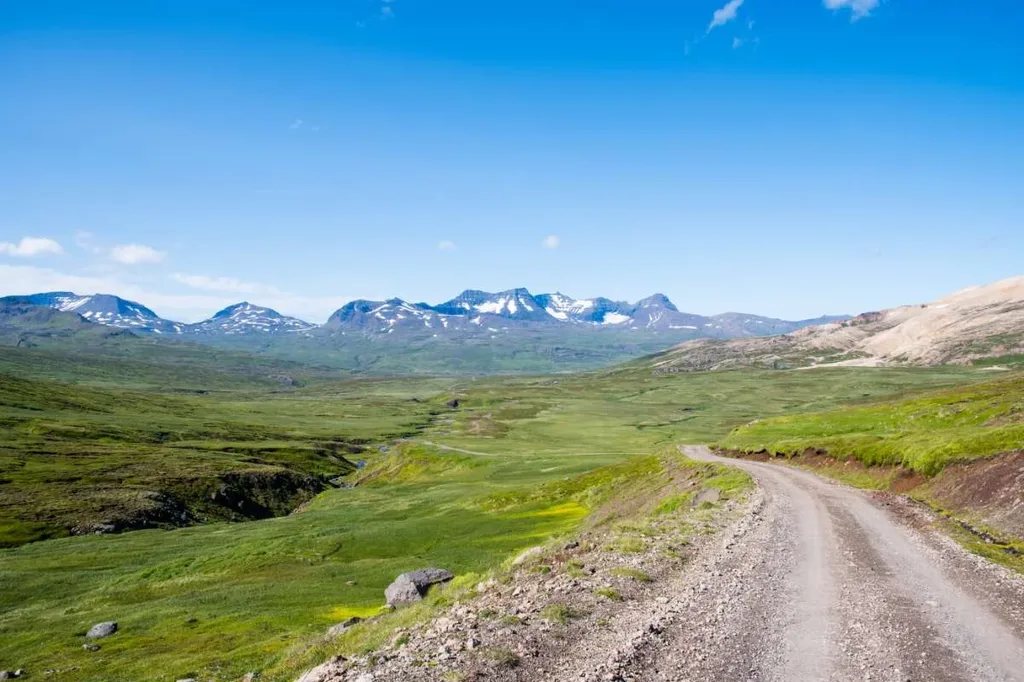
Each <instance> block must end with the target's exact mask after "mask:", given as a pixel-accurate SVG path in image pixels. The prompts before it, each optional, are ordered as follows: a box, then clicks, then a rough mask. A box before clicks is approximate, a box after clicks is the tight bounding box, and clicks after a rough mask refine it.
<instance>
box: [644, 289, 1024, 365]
mask: <svg viewBox="0 0 1024 682" xmlns="http://www.w3.org/2000/svg"><path fill="white" fill-rule="evenodd" d="M1022 357H1024V277H1015V278H1011V279H1007V280H1003V281H1000V282H995V283H993V284H988V285H985V286H979V287H972V288H970V289H965V290H963V291H959V292H957V293H955V294H952V295H950V296H947V297H945V298H942V299H940V300H938V301H935V302H934V303H927V304H920V305H911V306H904V307H902V308H892V309H890V310H883V311H881V312H869V313H864V314H862V315H858V316H857V317H855V318H853V319H849V320H844V321H839V322H832V323H830V324H825V325H818V326H809V327H806V328H804V329H801V330H798V331H795V332H792V333H788V334H785V335H781V336H772V337H767V338H757V339H734V340H727V341H721V340H697V341H690V342H687V343H683V344H681V345H680V346H678V347H676V348H673V349H671V350H669V351H667V352H665V353H664V354H663V355H662V357H661V358H660V359H659V360H658V362H657V363H656V367H657V369H658V370H659V371H664V372H676V371H695V370H709V369H722V368H726V367H740V366H755V367H774V368H788V367H811V366H821V365H837V364H843V365H859V366H877V365H886V364H909V365H936V364H943V363H951V362H955V363H970V362H977V361H980V360H993V359H1002V360H1005V361H1006V362H1010V363H1019V362H1020V361H1021V358H1022Z"/></svg>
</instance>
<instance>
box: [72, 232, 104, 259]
mask: <svg viewBox="0 0 1024 682" xmlns="http://www.w3.org/2000/svg"><path fill="white" fill-rule="evenodd" d="M94 237H95V235H94V234H93V233H92V232H86V231H85V230H79V231H78V232H75V246H77V247H78V248H80V249H82V250H83V251H88V252H89V253H92V254H94V255H97V256H98V255H100V254H102V253H103V249H101V248H100V247H98V246H96V242H95V241H94Z"/></svg>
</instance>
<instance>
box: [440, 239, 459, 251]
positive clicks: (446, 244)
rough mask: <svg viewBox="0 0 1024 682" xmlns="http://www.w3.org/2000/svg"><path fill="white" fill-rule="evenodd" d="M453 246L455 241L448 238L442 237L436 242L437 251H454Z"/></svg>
mask: <svg viewBox="0 0 1024 682" xmlns="http://www.w3.org/2000/svg"><path fill="white" fill-rule="evenodd" d="M455 248H456V246H455V242H453V241H451V240H450V239H442V240H441V241H440V242H438V243H437V249H438V251H454V250H455Z"/></svg>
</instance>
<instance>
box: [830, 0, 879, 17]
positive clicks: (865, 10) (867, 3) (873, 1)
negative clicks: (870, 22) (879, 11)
mask: <svg viewBox="0 0 1024 682" xmlns="http://www.w3.org/2000/svg"><path fill="white" fill-rule="evenodd" d="M824 3H825V7H827V8H828V9H830V10H834V11H839V10H841V9H848V10H850V21H857V20H858V19H863V18H864V17H866V16H868V15H869V14H871V11H872V10H874V9H875V8H876V7H878V5H879V4H881V0H824Z"/></svg>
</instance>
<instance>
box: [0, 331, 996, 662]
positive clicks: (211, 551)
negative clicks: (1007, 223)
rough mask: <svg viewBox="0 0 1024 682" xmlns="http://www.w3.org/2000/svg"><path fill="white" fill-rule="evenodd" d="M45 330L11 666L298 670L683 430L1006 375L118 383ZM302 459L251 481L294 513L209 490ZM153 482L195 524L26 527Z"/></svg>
mask: <svg viewBox="0 0 1024 682" xmlns="http://www.w3.org/2000/svg"><path fill="white" fill-rule="evenodd" d="M42 353H56V351H42V350H40V349H27V350H26V349H4V350H3V352H2V354H0V367H3V368H4V372H5V374H4V375H3V382H2V388H0V420H2V424H3V429H4V436H5V438H4V444H3V446H2V447H0V480H2V484H0V519H3V521H2V523H3V529H4V533H5V542H6V544H8V545H9V546H8V548H7V549H3V550H0V588H2V589H0V595H2V596H0V635H2V637H0V667H2V666H4V665H6V666H8V667H12V666H19V667H24V668H26V669H28V670H32V671H44V670H56V671H59V678H58V679H62V680H75V681H77V680H96V679H104V680H124V681H127V680H139V679H167V678H174V679H179V678H186V677H196V678H202V679H215V680H237V679H241V677H242V676H243V675H245V674H246V673H248V672H251V671H260V672H262V673H263V678H262V679H270V680H288V679H292V678H293V677H294V675H295V674H296V673H297V672H299V671H300V670H301V669H302V667H303V666H306V665H308V664H310V663H312V662H316V660H315V656H313V654H316V655H321V654H322V655H328V654H330V653H338V652H340V651H342V650H345V647H353V646H354V647H364V646H366V645H367V642H366V641H364V640H346V639H344V638H342V639H341V640H339V641H338V642H336V643H334V644H331V643H326V644H325V642H324V641H323V639H322V636H323V633H324V632H325V631H326V629H327V628H328V627H330V626H331V625H333V624H334V623H337V622H339V621H343V620H345V619H346V618H348V617H350V616H353V615H357V616H366V615H370V614H375V613H377V612H378V610H379V609H380V607H381V606H382V604H383V590H384V588H385V587H386V586H387V585H388V583H389V582H390V581H391V580H392V579H393V578H394V577H395V576H396V575H397V574H399V573H401V572H403V571H407V570H411V569H415V568H418V567H421V566H427V565H437V566H443V567H445V568H448V569H449V570H451V571H453V572H454V573H456V575H458V576H460V578H459V579H458V580H457V581H456V583H457V584H456V585H454V586H453V587H452V589H458V588H459V585H465V584H468V583H471V582H472V580H473V576H475V575H485V574H487V573H488V572H489V571H492V570H494V569H495V568H496V567H498V566H500V565H502V563H503V562H505V561H507V560H509V559H510V558H511V557H513V556H515V555H516V554H517V553H519V552H521V551H522V550H523V549H525V548H528V547H532V546H534V545H537V544H541V543H543V542H545V541H547V540H548V539H550V538H553V537H558V536H562V535H566V534H570V533H572V532H574V531H575V530H577V529H578V528H580V527H581V526H582V525H585V524H587V523H588V519H593V518H595V517H594V513H595V512H597V511H598V510H600V509H601V508H603V506H604V505H606V504H607V503H608V502H609V500H611V499H612V498H615V497H622V496H623V495H626V494H627V493H628V491H629V490H630V489H631V487H635V486H639V487H640V489H644V490H646V489H647V488H645V486H654V487H653V488H650V489H651V490H656V489H657V486H658V484H657V483H656V482H657V481H659V480H662V479H663V478H664V476H665V475H666V474H665V471H666V469H665V467H666V466H667V465H666V463H665V460H664V454H663V453H665V452H666V451H667V450H672V449H673V448H674V446H675V445H676V444H679V443H700V442H708V441H713V440H719V439H723V438H725V437H726V436H727V435H728V434H729V433H730V432H731V431H732V430H733V429H735V428H736V427H738V426H741V425H743V424H747V423H749V422H751V421H752V420H754V419H765V418H772V417H783V418H788V416H789V415H797V414H803V413H807V412H812V411H821V410H828V409H835V408H837V407H839V406H843V405H850V404H854V405H856V404H865V403H868V402H870V401H873V400H878V399H882V398H886V397H888V396H892V395H901V396H907V395H917V394H921V393H923V392H926V391H929V390H934V389H945V388H951V387H954V386H958V385H962V384H964V383H967V382H977V381H980V380H982V379H984V378H985V377H987V376H990V375H989V374H988V373H986V372H983V371H980V370H978V369H974V368H969V367H939V368H923V369H921V368H889V369H849V368H837V369H818V370H814V371H768V370H738V371H728V372H720V373H693V374H656V373H653V372H652V371H651V368H650V367H649V366H644V365H643V364H642V363H634V364H633V365H630V366H628V367H624V368H619V369H613V370H608V371H602V372H596V373H591V374H583V375H571V376H570V375H561V376H559V375H556V376H542V377H498V378H481V379H434V378H422V379H368V378H350V377H345V376H341V375H332V374H331V373H330V372H326V371H322V370H317V369H316V368H307V369H306V370H305V371H295V372H294V373H293V374H294V376H295V377H300V376H301V377H302V378H301V381H295V382H294V383H292V384H289V385H285V384H282V383H280V382H279V381H277V380H276V379H272V378H268V376H269V375H268V374H267V373H266V372H265V371H263V370H259V371H256V372H253V371H252V368H253V366H250V367H248V368H245V369H242V370H241V371H232V370H231V369H230V368H227V369H226V368H225V367H224V366H222V365H221V364H220V361H219V359H214V358H219V357H220V356H218V355H216V353H214V352H213V351H210V356H209V357H208V358H206V357H204V356H202V355H201V354H198V355H196V356H195V358H194V361H193V362H192V363H190V364H189V365H188V370H187V371H185V372H182V373H181V374H180V375H179V376H178V378H177V379H176V380H175V381H174V382H173V383H163V382H162V380H161V377H163V376H164V372H165V369H164V367H165V366H164V365H161V364H159V363H155V364H154V363H147V362H145V361H143V360H140V361H139V362H138V363H137V364H134V365H133V364H128V365H126V370H124V371H123V372H120V376H121V377H122V378H123V381H122V382H119V381H118V380H117V377H118V376H119V372H118V371H117V370H116V369H115V368H114V367H113V366H112V365H104V363H106V362H107V361H106V360H102V359H94V361H93V363H94V364H93V367H95V368H96V370H95V371H92V370H88V367H89V365H88V363H85V364H83V365H78V364H77V363H76V362H75V361H73V360H71V359H68V360H67V364H66V365H64V364H61V362H51V360H53V359H55V358H56V357H58V356H55V355H41V354H42ZM253 362H260V361H253ZM102 368H105V370H106V371H101V369H102ZM132 368H134V369H132ZM293 369H296V370H297V369H298V368H293ZM48 375H49V376H48ZM456 401H457V402H456ZM660 453H661V454H660ZM358 460H365V462H366V465H365V467H364V468H362V469H358V470H357V469H355V464H356V463H357V462H358ZM270 474H273V475H271V476H270V478H269V479H266V478H262V479H261V476H264V477H265V476H268V475H270ZM246 476H248V477H249V478H246ZM274 476H277V477H278V478H274ZM232 477H234V478H232ZM281 477H284V479H282V478H281ZM292 479H296V480H299V479H301V480H311V481H315V482H316V487H311V488H308V489H303V490H301V491H296V494H294V495H291V496H283V497H281V498H279V499H275V500H270V499H268V497H267V494H269V493H266V491H265V492H264V494H263V496H262V497H260V496H259V495H252V496H250V498H247V499H250V501H252V502H255V503H259V504H260V505H261V506H262V507H263V509H264V510H265V512H266V514H265V515H267V516H271V515H276V516H277V518H260V517H259V516H253V515H250V516H248V517H246V515H245V514H243V513H240V512H238V509H237V506H236V508H235V509H234V511H232V510H231V509H230V508H229V507H226V506H224V505H223V504H221V503H215V502H214V501H212V500H211V495H214V496H215V495H216V493H217V492H218V491H219V490H220V489H221V487H222V486H223V484H224V482H225V481H229V480H235V481H238V480H242V481H243V484H242V486H243V487H245V486H251V485H252V482H253V481H259V480H272V481H277V484H278V485H280V484H281V481H282V480H292ZM645 481H646V482H647V483H645ZM285 487H287V486H285ZM321 490H322V492H319V491H321ZM315 493H318V494H316V496H315V497H314V496H313V495H314V494H315ZM152 494H156V495H158V496H162V497H163V498H171V499H173V500H175V501H176V504H178V505H179V506H178V507H175V508H176V509H177V508H180V509H181V511H183V512H185V514H186V516H187V519H182V520H180V522H181V523H184V524H187V525H189V526H190V527H185V528H177V529H171V526H173V525H175V523H178V521H175V520H174V519H163V518H157V519H156V520H155V522H153V517H152V516H150V517H145V514H143V515H142V516H143V517H145V518H146V519H149V521H151V522H152V523H150V524H149V525H157V526H160V527H158V528H149V529H144V530H135V531H131V532H126V533H122V534H99V535H97V534H87V535H82V536H68V537H59V538H56V539H49V540H44V541H36V542H28V541H30V540H41V539H42V538H45V537H53V536H59V535H67V534H68V533H70V532H72V531H73V530H76V531H78V532H81V531H82V530H83V529H90V528H92V526H90V525H89V524H93V526H95V525H96V524H103V523H106V522H108V521H110V519H111V518H114V517H117V514H121V513H122V512H123V513H125V514H127V516H128V517H130V518H137V515H136V517H132V516H131V513H133V512H138V510H139V505H140V504H142V502H140V501H143V502H144V501H147V500H148V501H152V499H153V497H152ZM300 505H301V506H300ZM295 506H298V509H297V510H295V511H294V512H293V513H290V514H286V512H287V511H289V510H290V509H291V508H293V507H295ZM286 507H287V508H286ZM282 514H284V515H282ZM117 518H120V517H117ZM244 518H260V520H250V521H242V519H244ZM228 521H242V522H235V523H230V522H228ZM439 598H443V595H442V596H441V597H439ZM429 608H430V606H429V604H427V605H424V606H423V607H422V608H419V607H418V608H417V609H413V610H410V611H402V612H399V613H396V614H393V615H390V616H387V618H385V619H384V620H383V621H382V625H381V627H382V628H386V627H391V626H396V625H397V624H400V623H401V622H405V621H407V620H408V619H410V618H416V617H423V616H424V615H425V614H426V612H427V611H429ZM111 619H116V620H118V622H119V623H120V625H121V631H120V632H119V633H118V635H117V636H116V637H114V638H111V639H110V640H108V641H107V640H105V641H103V642H101V649H100V650H99V651H92V652H91V651H84V650H83V649H82V642H83V639H82V633H83V632H84V631H85V630H86V629H87V628H88V627H89V626H90V625H92V624H93V623H96V622H100V621H103V620H111ZM332 647H333V649H332ZM175 676H176V677H175Z"/></svg>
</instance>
